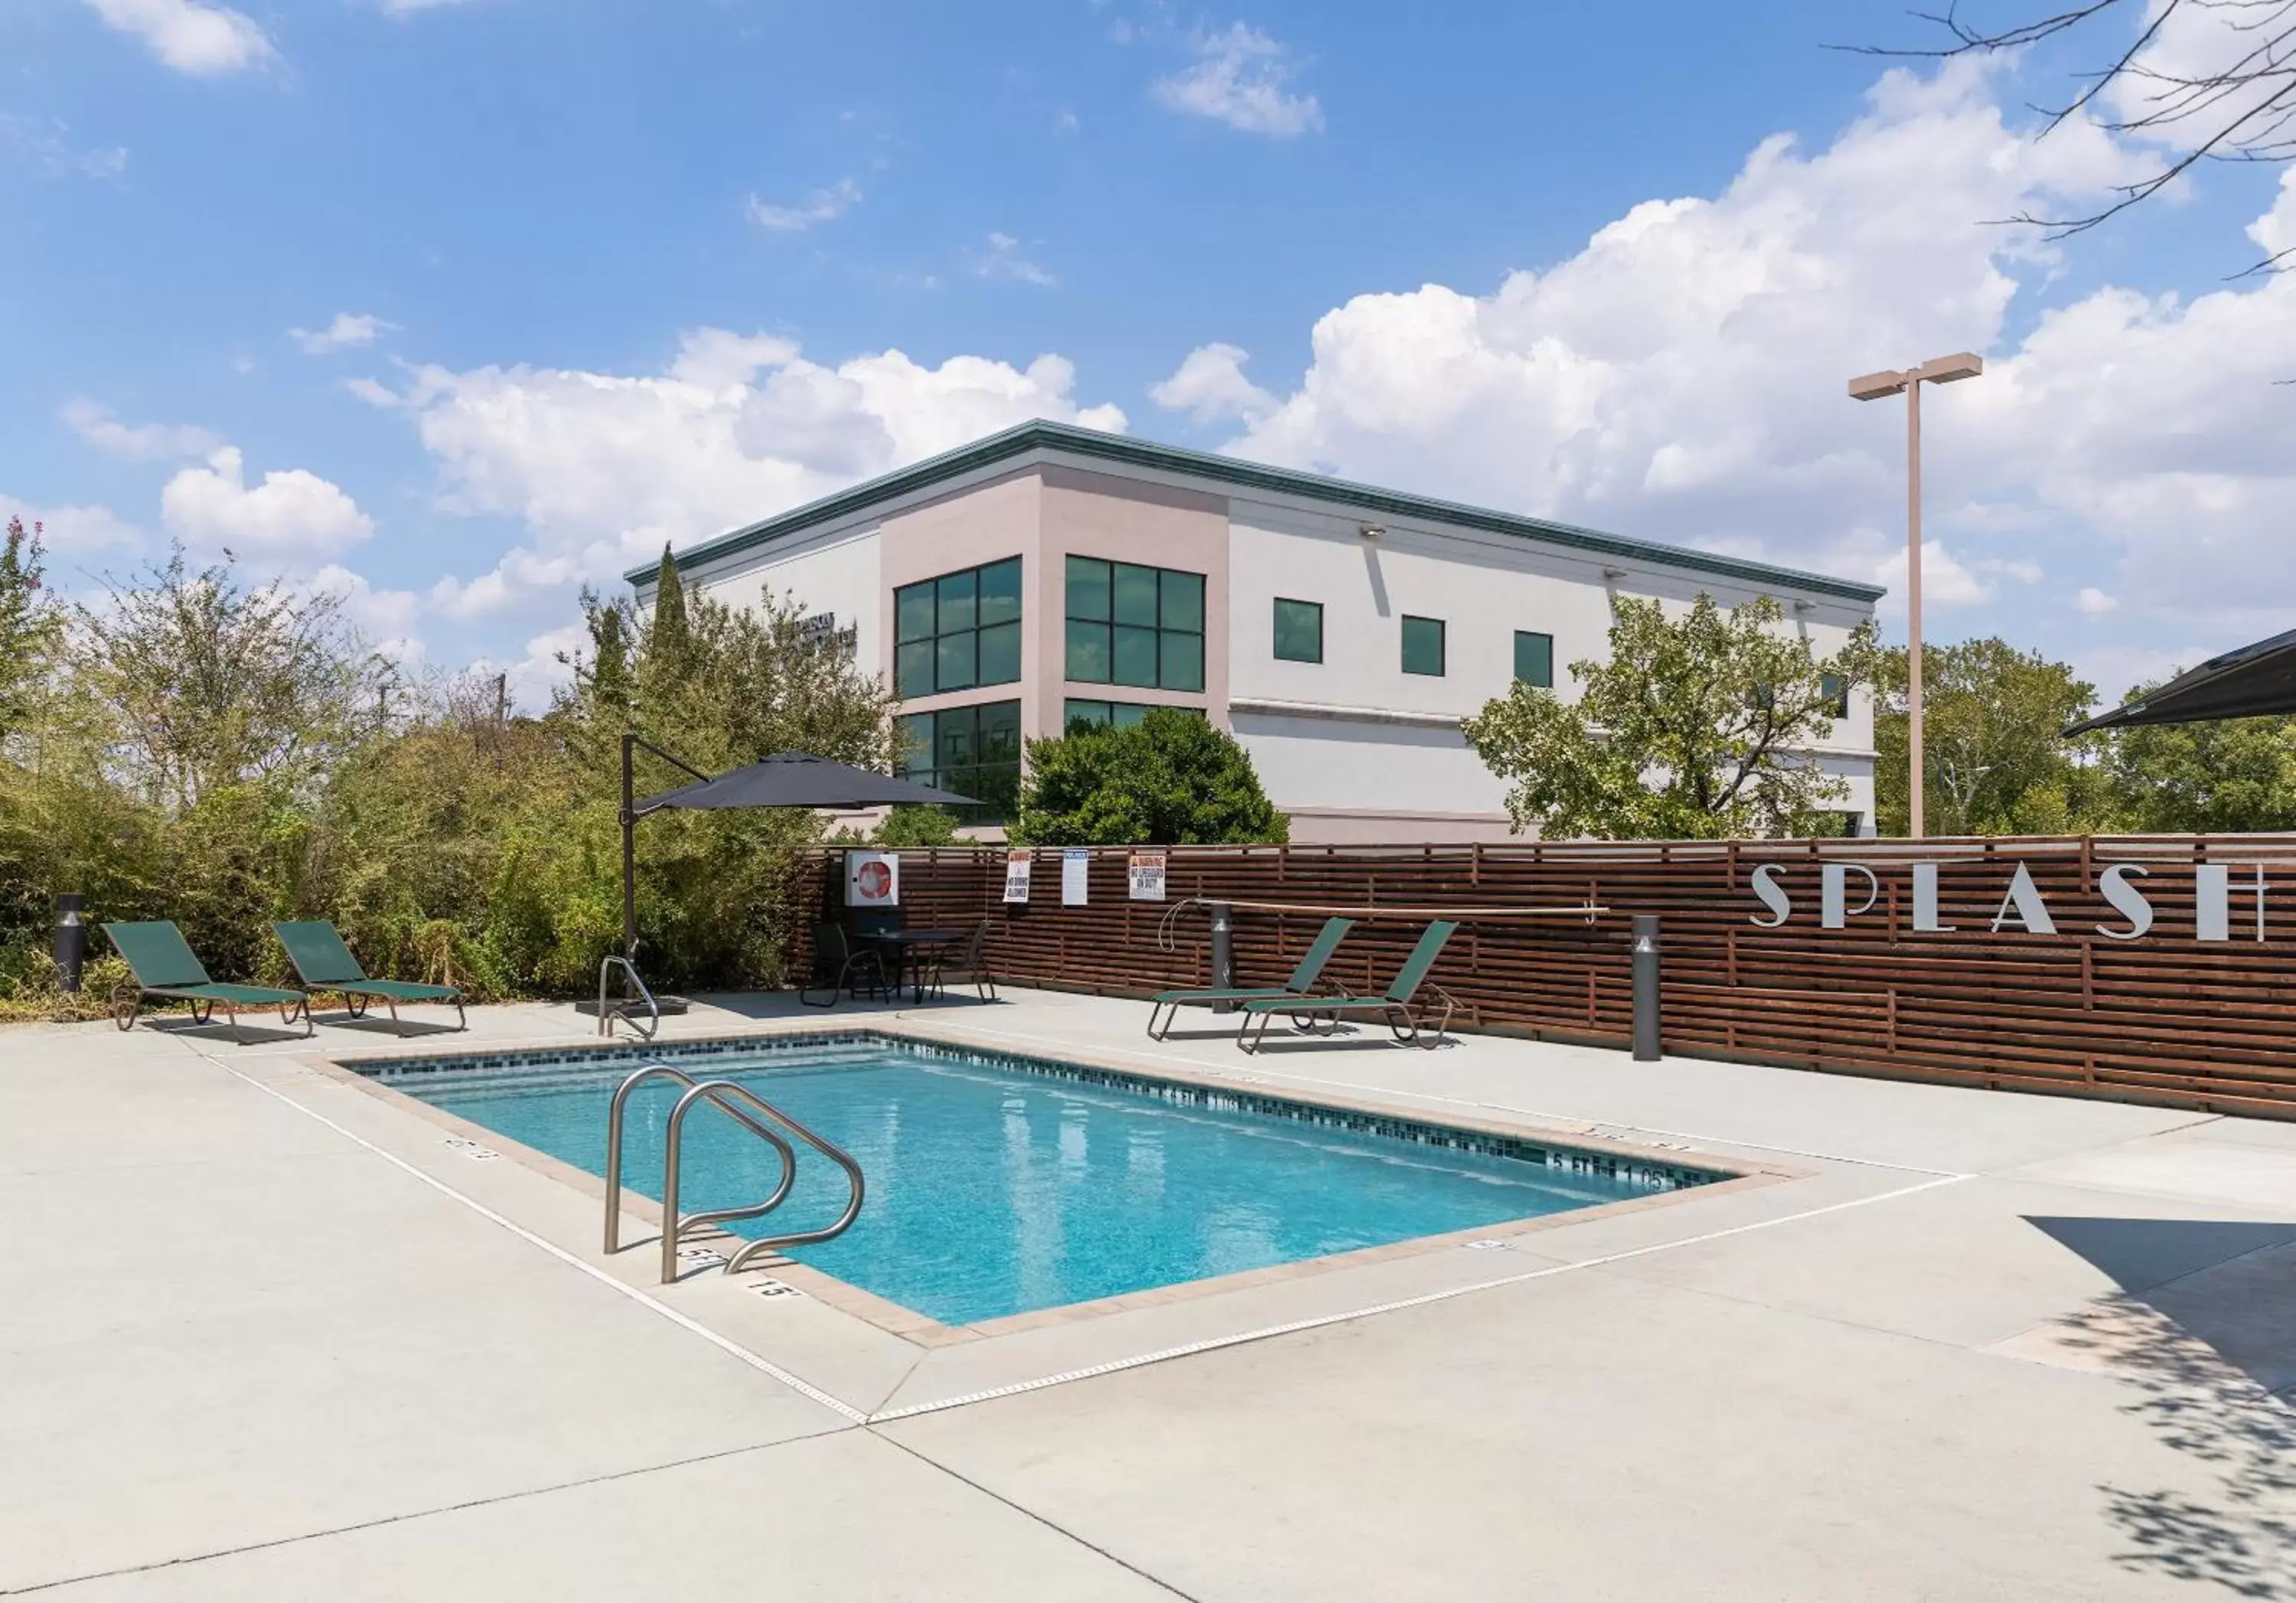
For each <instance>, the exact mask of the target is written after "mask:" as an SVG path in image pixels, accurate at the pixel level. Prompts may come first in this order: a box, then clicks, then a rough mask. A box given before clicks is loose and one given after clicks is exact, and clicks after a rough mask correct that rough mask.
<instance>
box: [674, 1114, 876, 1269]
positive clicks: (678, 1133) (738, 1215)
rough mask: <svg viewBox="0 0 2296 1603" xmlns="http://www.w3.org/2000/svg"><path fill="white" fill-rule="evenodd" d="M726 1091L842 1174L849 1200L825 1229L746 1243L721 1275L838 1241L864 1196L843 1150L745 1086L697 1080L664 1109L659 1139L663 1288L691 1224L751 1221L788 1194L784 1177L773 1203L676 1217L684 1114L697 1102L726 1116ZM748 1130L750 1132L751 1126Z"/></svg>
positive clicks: (865, 1189)
mask: <svg viewBox="0 0 2296 1603" xmlns="http://www.w3.org/2000/svg"><path fill="white" fill-rule="evenodd" d="M727 1092H730V1093H731V1094H733V1095H734V1096H736V1097H740V1098H741V1099H742V1101H744V1102H746V1103H748V1104H749V1105H750V1106H751V1107H753V1108H755V1109H756V1110H757V1111H758V1112H759V1113H761V1114H765V1115H766V1117H767V1118H769V1119H771V1120H773V1121H774V1122H775V1123H776V1124H779V1125H780V1126H781V1127H782V1128H783V1130H788V1131H789V1132H790V1134H791V1135H793V1136H795V1137H797V1138H798V1139H799V1140H801V1141H803V1142H804V1143H805V1144H806V1145H807V1146H808V1147H812V1148H813V1149H814V1150H815V1151H816V1152H818V1153H820V1154H821V1155H823V1156H824V1157H826V1158H828V1159H829V1160H830V1161H831V1162H832V1163H835V1164H836V1165H837V1166H838V1167H839V1168H840V1169H842V1170H844V1171H845V1179H846V1181H847V1183H848V1185H849V1187H850V1188H851V1196H849V1199H848V1200H847V1202H846V1204H845V1212H844V1213H841V1214H840V1215H839V1216H838V1220H837V1222H836V1223H835V1224H832V1225H831V1226H829V1227H828V1228H827V1229H819V1230H798V1231H794V1232H792V1233H791V1234H789V1235H786V1236H768V1237H765V1238H763V1239H762V1240H758V1241H752V1242H750V1243H749V1244H748V1245H744V1246H743V1247H742V1250H741V1251H740V1252H738V1253H735V1254H734V1255H733V1256H732V1257H731V1258H729V1259H727V1260H726V1273H727V1274H729V1275H732V1274H739V1273H740V1272H741V1270H742V1266H743V1265H745V1264H747V1263H748V1262H750V1259H752V1258H755V1257H757V1256H758V1254H762V1253H770V1252H775V1251H778V1250H779V1249H780V1248H782V1247H785V1246H803V1245H807V1244H808V1243H809V1242H815V1241H827V1240H830V1239H831V1238H832V1237H838V1236H842V1235H843V1234H845V1232H846V1231H847V1230H849V1229H852V1227H853V1221H855V1220H856V1219H858V1218H859V1217H860V1216H861V1204H862V1200H863V1199H864V1198H865V1196H867V1195H868V1182H867V1181H866V1180H864V1179H863V1178H862V1175H861V1165H860V1164H858V1163H855V1162H854V1161H853V1157H852V1155H851V1154H849V1153H848V1152H847V1151H846V1150H845V1149H844V1148H843V1147H839V1146H837V1145H836V1144H835V1143H834V1142H832V1141H828V1140H825V1139H823V1138H822V1137H820V1136H817V1135H816V1134H814V1132H813V1131H811V1130H808V1129H807V1128H806V1127H805V1126H804V1125H802V1124H800V1123H799V1122H797V1121H796V1120H795V1119H792V1118H791V1117H790V1116H789V1115H788V1114H785V1113H783V1112H782V1110H781V1109H779V1108H777V1107H775V1106H774V1105H773V1104H772V1103H770V1102H767V1100H766V1099H765V1098H764V1097H760V1096H758V1094H757V1093H756V1092H754V1091H752V1090H750V1089H749V1088H748V1087H746V1086H741V1085H736V1084H735V1083H734V1081H730V1080H706V1081H702V1082H701V1084H700V1085H697V1086H695V1087H694V1088H693V1089H692V1090H690V1091H688V1092H686V1093H685V1096H683V1097H679V1098H678V1099H677V1106H676V1107H675V1108H672V1109H671V1110H670V1114H669V1133H668V1136H667V1138H665V1141H664V1145H663V1148H662V1160H661V1226H662V1228H661V1278H662V1283H663V1284H664V1285H668V1283H669V1282H671V1281H672V1280H675V1279H676V1278H677V1238H678V1236H679V1235H680V1234H681V1233H682V1232H684V1231H685V1230H687V1229H692V1228H693V1226H696V1225H704V1224H716V1223H718V1222H720V1221H725V1220H729V1219H754V1218H756V1217H757V1216H758V1214H760V1213H766V1212H767V1211H769V1210H770V1209H771V1208H773V1207H775V1206H777V1205H778V1204H780V1202H781V1199H782V1196H783V1194H785V1193H786V1192H787V1191H788V1189H789V1183H788V1180H787V1178H786V1177H784V1179H783V1184H782V1186H781V1188H779V1189H778V1190H777V1191H776V1192H775V1196H774V1200H773V1202H771V1203H769V1204H767V1205H766V1207H764V1208H721V1209H719V1210H717V1212H715V1213H696V1214H693V1216H691V1217H690V1218H686V1219H680V1218H679V1217H678V1213H677V1190H678V1163H679V1156H680V1147H681V1144H682V1142H683V1140H684V1138H685V1115H686V1114H689V1113H691V1112H693V1107H694V1105H695V1104H696V1103H699V1102H711V1103H715V1104H716V1105H717V1106H719V1107H725V1108H726V1111H727V1112H729V1113H731V1112H733V1111H734V1110H733V1109H731V1108H730V1107H726V1103H725V1102H724V1101H723V1100H722V1099H721V1094H722V1093H727ZM742 1122H743V1123H745V1124H746V1123H749V1122H750V1121H748V1120H747V1119H744V1120H743V1121H742ZM752 1128H755V1127H754V1126H752ZM776 1144H777V1145H782V1150H783V1151H784V1152H787V1151H788V1150H789V1148H788V1147H787V1146H786V1145H785V1144H780V1143H776ZM790 1168H791V1171H794V1170H795V1168H796V1164H795V1163H794V1162H792V1163H791V1165H790Z"/></svg>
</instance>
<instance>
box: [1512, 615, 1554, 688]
mask: <svg viewBox="0 0 2296 1603" xmlns="http://www.w3.org/2000/svg"><path fill="white" fill-rule="evenodd" d="M1514 677H1515V678H1518V679H1521V681H1522V682H1523V683H1524V684H1526V685H1536V686H1538V687H1539V688H1540V689H1542V690H1552V689H1553V688H1554V636H1553V635H1541V634H1534V633H1533V632H1531V631H1530V630H1529V629H1517V630H1515V632H1514Z"/></svg>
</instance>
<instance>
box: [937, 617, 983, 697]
mask: <svg viewBox="0 0 2296 1603" xmlns="http://www.w3.org/2000/svg"><path fill="white" fill-rule="evenodd" d="M936 645H938V647H939V650H938V652H937V653H936V659H937V660H936V662H935V663H934V667H933V682H934V684H935V686H937V687H938V688H939V689H942V690H970V689H972V686H975V685H977V684H979V683H980V670H979V662H978V656H977V651H978V647H977V645H976V643H975V637H974V635H973V633H972V630H971V629H967V630H965V631H964V633H963V634H961V635H943V636H942V637H940V639H939V641H938V642H936Z"/></svg>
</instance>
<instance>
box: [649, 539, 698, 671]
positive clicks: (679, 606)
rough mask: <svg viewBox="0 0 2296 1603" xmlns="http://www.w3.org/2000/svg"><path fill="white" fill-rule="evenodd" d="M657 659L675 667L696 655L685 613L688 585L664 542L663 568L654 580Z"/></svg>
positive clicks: (653, 646)
mask: <svg viewBox="0 0 2296 1603" xmlns="http://www.w3.org/2000/svg"><path fill="white" fill-rule="evenodd" d="M650 644H651V645H652V648H653V652H654V655H655V656H656V658H657V659H658V660H659V661H660V662H661V663H662V664H663V665H664V666H666V667H670V668H672V669H673V670H677V669H682V668H683V667H684V666H685V662H686V660H687V659H688V658H689V657H691V656H692V655H693V625H692V624H691V623H690V622H689V621H687V619H686V616H685V581H684V580H681V579H680V578H679V577H678V573H677V559H676V557H674V556H672V555H670V554H669V546H668V543H667V542H664V544H663V546H662V548H661V568H660V572H659V573H658V574H657V575H656V576H655V579H654V590H653V635H652V640H651V642H650Z"/></svg>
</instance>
